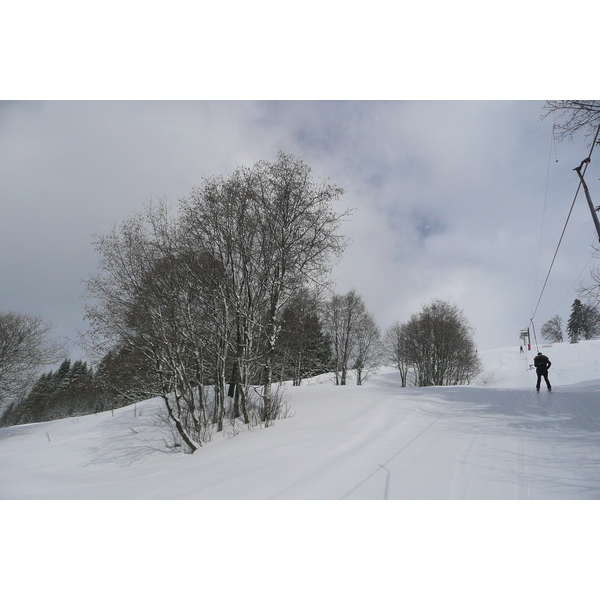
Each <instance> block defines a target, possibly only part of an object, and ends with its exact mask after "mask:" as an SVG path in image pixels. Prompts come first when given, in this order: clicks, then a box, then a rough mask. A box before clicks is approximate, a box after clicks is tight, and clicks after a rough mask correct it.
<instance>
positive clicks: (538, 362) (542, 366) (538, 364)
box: [533, 352, 552, 392]
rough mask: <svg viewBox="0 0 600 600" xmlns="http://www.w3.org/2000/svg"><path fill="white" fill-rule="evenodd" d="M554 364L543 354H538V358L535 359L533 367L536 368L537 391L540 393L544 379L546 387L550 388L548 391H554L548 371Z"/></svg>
mask: <svg viewBox="0 0 600 600" xmlns="http://www.w3.org/2000/svg"><path fill="white" fill-rule="evenodd" d="M551 364H552V363H551V362H550V360H549V359H548V357H547V356H546V355H545V354H542V353H541V352H538V353H537V356H536V357H535V358H534V359H533V366H534V367H535V372H536V373H537V384H536V386H535V389H536V390H537V391H538V392H539V391H540V383H541V381H542V377H543V378H544V380H545V382H546V385H547V386H548V391H549V392H551V391H552V386H551V385H550V381H549V380H548V369H549V368H550V365H551Z"/></svg>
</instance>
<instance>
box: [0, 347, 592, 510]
mask: <svg viewBox="0 0 600 600" xmlns="http://www.w3.org/2000/svg"><path fill="white" fill-rule="evenodd" d="M540 349H541V350H543V351H544V352H545V353H546V354H547V355H548V356H549V357H550V360H551V361H552V363H553V364H552V368H551V369H550V379H551V382H552V384H553V386H554V390H555V393H554V394H552V395H549V394H547V393H546V392H545V391H542V393H541V394H539V395H537V394H536V393H535V391H534V383H535V374H534V372H533V371H531V370H528V368H527V367H528V363H530V362H532V360H533V353H531V352H530V353H529V354H528V355H527V356H525V355H521V354H520V353H519V348H518V347H515V348H505V349H500V350H494V351H487V352H481V354H480V356H481V359H482V362H483V363H484V372H483V374H482V375H481V376H480V377H479V378H478V380H477V381H476V382H474V383H473V384H472V385H470V386H460V387H453V388H426V389H416V388H401V387H399V377H398V375H397V374H396V373H395V372H394V370H393V369H389V368H384V369H381V371H380V372H379V374H377V375H376V376H374V377H373V378H372V379H371V380H369V381H368V382H367V383H366V384H365V385H364V386H362V387H358V386H354V385H352V386H347V387H336V386H334V385H331V383H329V382H328V378H326V377H321V378H317V379H316V380H314V381H311V382H309V383H308V384H304V385H302V386H301V387H298V388H293V387H289V388H288V389H287V397H288V400H289V402H290V404H291V406H292V410H293V413H294V414H293V416H292V417H291V418H288V419H285V420H281V421H278V422H277V423H276V424H275V426H274V427H269V428H266V429H255V430H253V431H241V432H240V433H239V434H238V435H236V436H233V437H225V436H222V435H220V434H219V435H216V436H215V437H214V438H213V440H212V441H211V442H210V443H208V444H207V445H206V446H205V447H203V448H201V449H200V450H198V451H197V452H196V453H195V454H194V455H188V454H182V453H180V452H176V451H174V450H172V449H170V447H169V446H170V441H171V440H170V432H169V430H168V428H167V427H166V426H165V425H164V424H159V423H158V422H157V419H156V415H155V413H156V409H157V407H158V406H160V402H159V401H158V400H149V401H147V402H144V403H141V404H140V405H138V407H137V412H135V413H134V408H133V407H126V408H123V409H120V410H118V411H115V413H114V415H111V413H102V414H98V415H90V416H86V417H78V418H72V419H64V420H61V421H55V422H51V423H39V424H31V425H22V426H16V427H10V428H4V429H0V498H3V499H420V500H423V499H425V500H428V499H456V500H457V499H495V500H503V499H598V498H600V373H599V371H598V369H599V363H600V342H598V341H591V342H581V343H579V344H575V345H571V344H555V345H553V346H552V347H543V348H540Z"/></svg>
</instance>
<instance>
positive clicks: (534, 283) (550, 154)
mask: <svg viewBox="0 0 600 600" xmlns="http://www.w3.org/2000/svg"><path fill="white" fill-rule="evenodd" d="M554 120H555V121H556V116H555V117H554ZM554 128H555V123H553V124H552V137H551V139H550V152H549V154H548V169H547V172H546V189H545V190H544V206H543V208H542V219H541V221H542V223H541V226H540V243H539V245H538V254H537V262H536V265H535V278H534V280H533V297H532V299H531V306H532V308H533V303H534V302H535V290H536V287H537V280H538V273H539V270H540V256H541V254H542V239H543V237H544V220H545V218H546V204H547V200H548V182H549V181H550V164H551V162H552V142H554V143H555V144H556V136H555V132H554Z"/></svg>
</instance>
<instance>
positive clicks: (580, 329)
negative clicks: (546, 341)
mask: <svg viewBox="0 0 600 600" xmlns="http://www.w3.org/2000/svg"><path fill="white" fill-rule="evenodd" d="M567 335H568V336H569V340H570V341H571V343H572V344H575V343H577V342H578V341H579V340H580V339H584V340H591V339H593V338H596V337H598V336H599V335H600V312H598V310H597V309H596V308H595V307H593V306H590V305H589V304H583V303H582V302H581V300H579V299H575V300H574V301H573V305H572V307H571V316H570V317H569V321H568V323H567Z"/></svg>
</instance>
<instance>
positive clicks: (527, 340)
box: [519, 327, 531, 368]
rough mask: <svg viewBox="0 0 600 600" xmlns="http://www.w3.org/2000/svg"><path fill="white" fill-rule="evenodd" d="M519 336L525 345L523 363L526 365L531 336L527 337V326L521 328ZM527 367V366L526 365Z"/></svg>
mask: <svg viewBox="0 0 600 600" xmlns="http://www.w3.org/2000/svg"><path fill="white" fill-rule="evenodd" d="M519 337H520V338H521V340H522V342H523V346H525V365H527V351H528V350H531V338H530V337H529V327H528V328H527V329H521V332H520V334H519ZM527 368H529V367H528V366H527Z"/></svg>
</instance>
